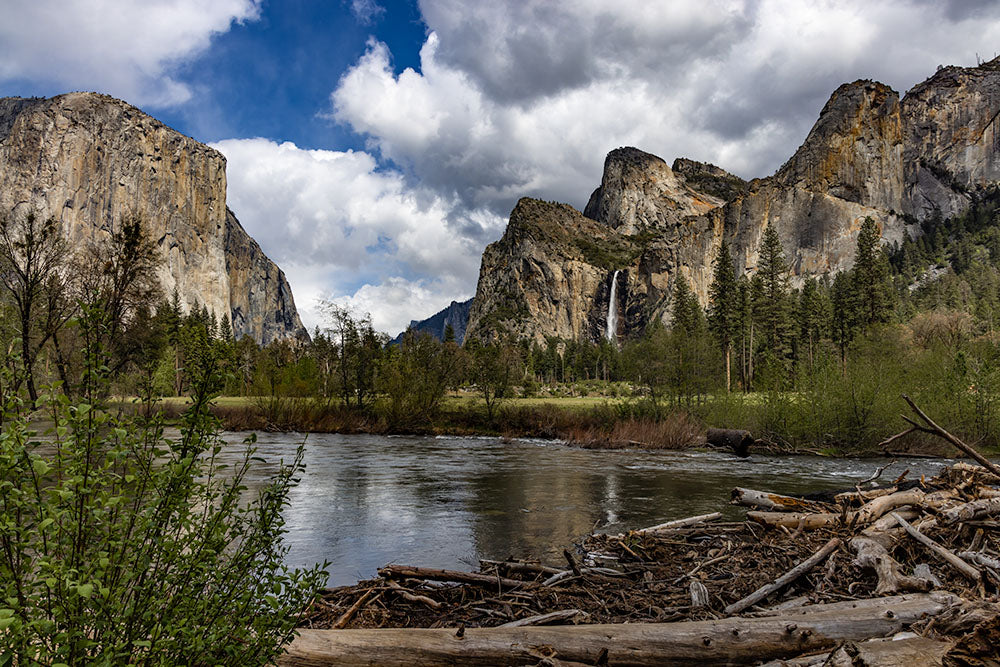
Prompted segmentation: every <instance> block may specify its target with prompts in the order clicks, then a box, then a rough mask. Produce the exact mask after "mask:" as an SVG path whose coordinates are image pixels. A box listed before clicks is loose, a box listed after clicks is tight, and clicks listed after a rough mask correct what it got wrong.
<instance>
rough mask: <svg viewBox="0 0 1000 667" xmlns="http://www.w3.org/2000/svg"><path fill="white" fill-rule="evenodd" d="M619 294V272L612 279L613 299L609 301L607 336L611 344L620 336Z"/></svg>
mask: <svg viewBox="0 0 1000 667" xmlns="http://www.w3.org/2000/svg"><path fill="white" fill-rule="evenodd" d="M617 292H618V271H615V275H614V276H613V277H612V278H611V298H610V299H608V320H607V322H608V329H607V331H606V332H605V334H604V335H605V336H606V337H607V339H608V340H610V341H611V342H614V341H615V340H617V335H618V308H617V297H616V293H617Z"/></svg>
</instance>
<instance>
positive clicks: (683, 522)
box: [632, 512, 722, 535]
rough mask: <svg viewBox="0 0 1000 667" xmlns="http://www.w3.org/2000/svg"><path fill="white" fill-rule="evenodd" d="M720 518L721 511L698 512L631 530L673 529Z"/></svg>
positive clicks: (635, 531) (655, 531)
mask: <svg viewBox="0 0 1000 667" xmlns="http://www.w3.org/2000/svg"><path fill="white" fill-rule="evenodd" d="M721 518H722V512H712V513H711V514H699V515H697V516H689V517H685V518H683V519H674V520H673V521H667V522H666V523H658V524H656V525H655V526H650V527H649V528H640V529H639V530H633V531H632V532H633V533H638V534H639V535H642V534H644V533H658V532H660V531H663V530H673V529H674V528H686V527H687V526H694V525H696V524H699V523H704V522H706V521H715V520H716V519H721Z"/></svg>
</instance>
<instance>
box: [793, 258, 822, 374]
mask: <svg viewBox="0 0 1000 667" xmlns="http://www.w3.org/2000/svg"><path fill="white" fill-rule="evenodd" d="M826 311H827V303H826V298H825V295H824V294H823V292H822V291H821V290H820V286H819V283H817V282H816V279H815V278H810V279H809V280H807V281H806V282H805V284H804V285H803V286H802V292H801V293H800V294H799V309H798V316H799V322H798V324H799V347H800V349H801V351H802V352H801V356H802V357H803V361H805V362H806V363H808V365H809V369H810V370H811V369H812V368H813V365H814V363H815V357H816V347H817V346H818V345H819V342H820V340H822V338H823V335H824V333H825V331H826V322H827V319H828V315H827V312H826Z"/></svg>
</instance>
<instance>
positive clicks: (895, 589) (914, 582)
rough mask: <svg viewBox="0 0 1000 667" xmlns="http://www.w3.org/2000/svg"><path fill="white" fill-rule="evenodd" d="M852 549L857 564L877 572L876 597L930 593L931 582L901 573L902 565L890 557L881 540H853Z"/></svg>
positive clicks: (870, 538) (851, 542) (866, 537)
mask: <svg viewBox="0 0 1000 667" xmlns="http://www.w3.org/2000/svg"><path fill="white" fill-rule="evenodd" d="M850 545H851V549H853V550H854V552H855V553H856V554H857V558H856V559H855V562H856V563H857V564H858V565H859V566H860V567H863V568H867V569H870V570H875V574H876V576H877V577H878V586H877V587H876V588H875V594H876V595H886V594H890V593H899V592H900V591H906V592H915V591H929V590H930V589H931V582H930V581H929V580H927V579H918V578H917V577H908V576H906V575H904V574H901V573H900V565H899V563H897V562H896V560H895V559H894V558H893V557H892V556H890V555H889V552H888V551H886V548H885V547H884V546H883V545H882V543H881V542H880V541H879V540H876V539H875V538H873V537H869V536H867V535H858V536H857V537H853V538H851V541H850Z"/></svg>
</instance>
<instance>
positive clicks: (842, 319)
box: [832, 271, 860, 374]
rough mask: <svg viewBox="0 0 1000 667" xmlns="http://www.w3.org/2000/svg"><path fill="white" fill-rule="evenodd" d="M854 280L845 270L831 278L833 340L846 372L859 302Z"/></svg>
mask: <svg viewBox="0 0 1000 667" xmlns="http://www.w3.org/2000/svg"><path fill="white" fill-rule="evenodd" d="M855 286H856V282H855V280H854V279H853V278H852V276H851V275H850V274H848V273H847V272H843V271H842V272H841V273H838V274H837V276H836V277H835V278H834V279H833V298H832V301H833V319H832V324H833V342H834V343H836V344H837V347H838V348H839V349H840V363H841V368H842V371H843V372H844V373H845V374H846V373H847V350H848V348H849V347H850V345H851V342H852V341H853V340H854V336H855V335H856V334H857V330H858V322H859V312H860V308H859V303H858V295H857V290H856V289H855Z"/></svg>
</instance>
